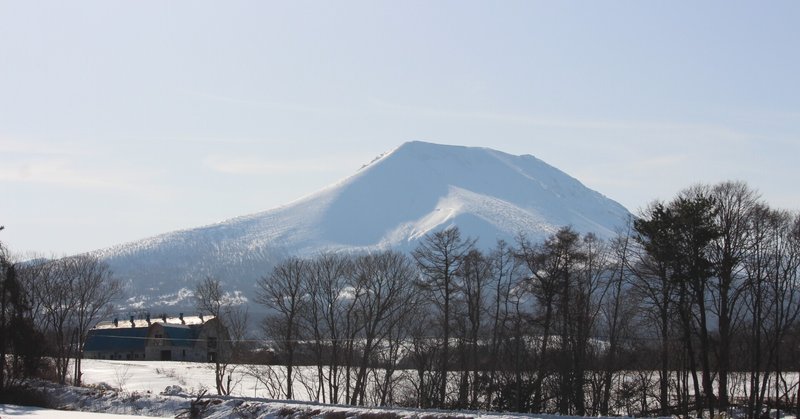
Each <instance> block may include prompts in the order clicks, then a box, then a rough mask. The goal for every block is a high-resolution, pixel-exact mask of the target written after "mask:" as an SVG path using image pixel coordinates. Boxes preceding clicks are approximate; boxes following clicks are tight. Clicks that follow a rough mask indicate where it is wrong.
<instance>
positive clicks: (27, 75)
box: [0, 0, 800, 254]
mask: <svg viewBox="0 0 800 419" xmlns="http://www.w3.org/2000/svg"><path fill="white" fill-rule="evenodd" d="M798 22H800V3H799V2H796V1H786V2H781V1H774V2H759V3H755V2H729V1H709V2H688V1H687V2H642V1H636V2H633V1H631V2H567V1H541V2H536V1H523V2H512V1H504V2H489V1H487V2H466V1H395V2H379V1H364V2H353V1H342V2H323V1H316V2H304V1H287V2H282V3H278V2H265V1H252V2H249V1H247V2H245V1H218V2H207V1H169V2H166V1H127V2H123V1H106V0H102V1H70V2H64V1H60V0H59V1H37V2H30V1H17V2H11V1H4V0H0V224H3V225H5V226H6V230H4V231H3V232H2V233H0V240H2V241H3V242H5V243H6V244H7V245H8V246H9V247H11V248H12V250H15V251H18V252H27V251H38V252H43V253H48V254H49V253H51V252H52V253H56V254H64V253H73V252H78V251H87V250H92V249H96V248H101V247H105V246H109V245H113V244H117V243H121V242H124V241H130V240H134V239H138V238H143V237H147V236H150V235H154V234H157V233H162V232H166V231H171V230H175V229H180V228H187V227H194V226H199V225H203V224H208V223H213V222H216V221H221V220H223V219H226V218H230V217H234V216H238V215H244V214H248V213H252V212H257V211H260V210H265V209H269V208H272V207H275V206H278V205H281V204H283V203H287V202H289V201H291V200H294V199H296V198H299V197H301V196H303V195H306V194H308V193H311V192H313V191H315V190H317V189H319V188H321V187H324V186H326V185H328V184H330V183H333V182H335V181H337V180H339V179H340V178H343V177H345V176H347V175H350V174H352V173H354V172H355V171H356V170H357V169H358V168H359V167H360V166H361V165H362V164H364V163H367V162H369V161H370V160H371V159H372V158H373V157H374V156H376V155H378V154H380V153H382V152H384V151H388V150H391V149H392V148H394V147H396V146H398V145H400V144H401V143H403V142H405V141H409V140H419V139H421V140H428V141H432V142H440V143H446V144H459V145H471V146H486V147H491V148H496V149H499V150H502V151H506V152H509V153H513V154H533V155H535V156H537V157H539V158H541V159H543V160H544V161H546V162H548V163H550V164H552V165H554V166H556V167H558V168H560V169H562V170H564V171H565V172H567V173H569V174H571V175H572V176H575V177H577V178H578V179H579V180H581V181H582V182H583V183H584V184H586V185H587V186H589V187H591V188H594V189H596V190H598V191H600V192H601V193H603V194H605V195H607V196H609V197H611V198H613V199H615V200H617V201H619V202H620V203H622V204H623V205H625V206H627V207H628V208H629V209H630V210H632V211H635V210H636V209H637V208H639V207H641V206H644V205H645V204H646V203H647V202H648V201H650V200H652V199H656V198H662V199H668V198H670V197H672V196H673V195H674V193H675V192H677V191H678V190H680V189H681V188H683V187H686V186H689V185H690V184H692V183H695V182H708V183H711V182H717V181H720V180H724V179H741V180H745V181H747V182H749V183H750V184H751V185H752V186H753V187H755V188H758V189H759V190H760V191H761V192H762V193H763V195H764V197H765V198H766V199H767V200H768V201H769V202H771V203H772V204H774V205H775V206H778V207H783V208H791V209H800V189H798V187H797V182H798V179H800V168H798V164H797V159H798V156H800V82H799V81H798V77H800V76H798V75H800V24H798Z"/></svg>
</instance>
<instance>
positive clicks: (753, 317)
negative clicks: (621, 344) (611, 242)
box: [629, 182, 800, 417]
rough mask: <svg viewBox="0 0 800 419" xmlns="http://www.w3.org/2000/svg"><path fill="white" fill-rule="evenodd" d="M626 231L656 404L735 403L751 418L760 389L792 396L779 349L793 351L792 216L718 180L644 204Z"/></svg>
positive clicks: (700, 406)
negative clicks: (651, 355)
mask: <svg viewBox="0 0 800 419" xmlns="http://www.w3.org/2000/svg"><path fill="white" fill-rule="evenodd" d="M634 238H635V240H636V242H637V246H636V247H635V248H634V249H632V251H631V256H629V257H630V260H631V261H632V263H631V265H630V269H631V274H632V275H631V277H632V278H633V279H634V280H633V281H632V284H633V290H634V292H635V293H636V296H637V298H638V299H639V300H640V301H641V304H642V306H643V308H644V309H643V310H642V313H644V315H643V316H642V320H643V321H644V322H645V323H646V324H648V325H650V328H649V330H653V331H654V332H655V333H654V334H653V336H651V337H652V338H654V339H655V340H657V341H658V350H657V354H658V358H659V363H660V367H659V378H658V381H659V383H660V387H659V392H658V402H659V407H660V409H661V411H662V413H670V412H678V413H682V414H688V412H689V411H690V410H708V411H710V412H711V413H713V412H714V411H715V410H726V409H727V408H728V407H729V406H730V405H731V404H736V405H739V406H744V407H745V408H746V410H747V412H748V414H749V415H750V417H754V416H757V415H759V414H760V412H761V411H762V407H764V404H765V401H766V400H767V399H768V398H769V397H770V396H772V403H773V404H774V403H776V402H777V401H779V400H783V403H786V402H788V401H790V400H794V402H795V403H796V402H797V400H796V396H797V390H798V389H797V388H796V387H795V388H794V389H791V388H789V387H788V386H787V383H786V381H785V380H784V377H783V375H782V365H781V355H784V356H787V355H791V358H790V359H792V360H794V359H795V358H796V353H797V341H796V339H797V331H798V330H797V328H798V323H797V321H796V320H797V316H798V314H800V300H798V297H799V296H800V295H798V291H799V290H800V289H798V285H800V284H798V280H800V278H798V268H799V267H800V218H798V215H797V214H792V213H789V212H786V211H780V210H775V209H772V208H769V206H767V205H766V204H765V203H764V202H762V201H761V200H760V199H759V197H758V195H757V193H755V192H754V191H753V190H752V189H750V188H748V187H747V185H745V184H743V183H738V182H725V183H721V184H718V185H714V186H697V187H693V188H690V189H687V190H685V191H683V192H681V193H680V194H679V195H678V196H677V197H676V198H675V199H673V200H672V201H670V202H666V203H664V202H656V203H654V204H652V205H651V206H650V207H649V208H648V209H647V210H646V211H645V212H644V214H642V217H641V218H640V219H638V220H636V222H635V236H634ZM787 368H791V370H792V371H795V372H796V371H797V368H798V365H796V363H792V364H791V365H790V364H789V363H788V362H786V363H785V364H784V365H783V370H784V371H785V370H786V369H787ZM676 372H680V373H676ZM770 380H771V381H772V386H771V387H770V385H769V383H770ZM770 388H771V390H772V392H771V393H768V392H767V390H768V389H770Z"/></svg>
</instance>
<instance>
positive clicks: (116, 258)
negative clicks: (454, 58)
mask: <svg viewBox="0 0 800 419" xmlns="http://www.w3.org/2000/svg"><path fill="white" fill-rule="evenodd" d="M628 216H629V213H628V211H627V210H626V209H625V208H624V207H622V206H621V205H619V204H618V203H616V202H614V201H612V200H610V199H608V198H606V197H604V196H603V195H601V194H599V193H597V192H595V191H592V190H590V189H588V188H586V187H585V186H583V185H582V184H581V183H580V182H579V181H577V180H576V179H574V178H572V177H570V176H568V175H566V174H565V173H563V172H561V171H559V170H558V169H556V168H554V167H552V166H549V165H547V164H546V163H544V162H542V161H541V160H538V159H536V158H535V157H533V156H529V155H525V156H512V155H509V154H506V153H502V152H499V151H495V150H491V149H486V148H472V147H460V146H445V145H437V144H430V143H424V142H409V143H406V144H403V145H402V146H401V147H399V148H397V149H395V150H394V151H392V152H391V153H388V154H386V155H384V156H382V157H380V158H379V159H376V160H375V161H373V162H372V163H370V164H369V165H367V166H365V167H364V168H362V169H361V170H360V171H359V172H358V173H356V174H355V175H353V176H351V177H349V178H347V179H345V180H343V181H341V182H339V183H336V184H334V185H332V186H330V187H328V188H325V189H323V190H321V191H319V192H317V193H315V194H312V195H310V196H307V197H305V198H302V199H300V200H298V201H295V202H293V203H291V204H288V205H285V206H282V207H279V208H275V209H272V210H269V211H264V212H261V213H257V214H252V215H248V216H243V217H238V218H234V219H231V220H227V221H224V222H221V223H218V224H214V225H210V226H205V227H200V228H195V229H189V230H183V231H177V232H172V233H167V234H163V235H159V236H156V237H153V238H149V239H144V240H140V241H137V242H132V243H128V244H123V245H120V246H115V247H113V248H109V249H105V250H101V251H98V254H99V255H101V257H102V258H103V259H105V260H106V261H107V262H108V263H109V264H110V265H111V267H112V269H113V270H114V271H115V272H116V273H117V275H118V276H119V277H120V278H123V279H125V280H127V281H128V283H129V287H130V289H131V294H132V295H136V296H139V295H143V296H145V297H146V301H142V300H131V301H130V302H129V303H130V304H133V305H142V306H147V307H150V308H152V307H154V306H156V307H157V306H164V305H167V306H168V305H170V304H172V303H176V302H178V301H180V300H181V299H182V297H185V296H186V292H185V289H192V288H193V287H194V284H195V283H196V281H198V280H199V279H202V278H203V277H205V276H208V275H211V276H215V277H218V278H220V279H222V280H224V281H225V282H226V283H228V285H229V286H232V287H234V288H237V289H241V290H243V291H245V292H247V291H250V290H251V289H252V284H253V283H254V282H255V280H256V279H258V278H259V277H261V276H263V275H265V274H267V273H268V272H269V269H270V268H271V266H273V265H274V264H275V263H276V262H277V261H279V260H280V259H282V258H284V257H286V256H287V255H300V256H303V255H309V254H313V253H316V252H319V251H322V250H325V249H346V250H356V251H357V250H367V249H374V248H394V249H399V250H409V249H411V248H413V247H414V245H415V243H416V242H417V241H418V240H419V239H420V238H422V237H424V235H425V234H427V233H429V232H432V231H435V230H439V229H442V228H446V227H448V226H451V225H457V226H459V227H460V228H461V229H462V232H463V233H464V235H466V236H470V237H478V238H479V239H480V241H479V245H481V246H482V247H490V246H492V245H493V244H494V242H495V241H496V240H497V239H505V240H507V241H513V237H514V236H515V235H516V234H518V233H519V232H523V233H525V234H527V235H528V236H530V237H532V238H543V237H545V236H547V235H548V234H550V233H552V232H554V231H556V230H557V229H558V228H559V227H561V226H564V225H571V226H572V227H573V228H575V229H576V230H578V231H581V232H594V233H596V234H598V235H599V236H601V237H610V236H612V235H613V234H614V230H615V229H616V228H617V227H619V226H621V225H623V224H624V223H625V221H626V220H627V218H628ZM181 289H184V290H183V291H181Z"/></svg>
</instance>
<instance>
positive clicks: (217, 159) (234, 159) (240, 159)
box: [205, 155, 346, 175]
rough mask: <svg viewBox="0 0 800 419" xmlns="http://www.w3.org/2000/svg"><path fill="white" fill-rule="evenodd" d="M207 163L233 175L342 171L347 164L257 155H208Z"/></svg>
mask: <svg viewBox="0 0 800 419" xmlns="http://www.w3.org/2000/svg"><path fill="white" fill-rule="evenodd" d="M345 163H346V162H345ZM205 165H206V167H208V168H209V169H211V170H213V171H215V172H219V173H225V174H231V175H285V174H297V173H309V172H315V173H322V172H336V171H341V170H342V167H343V166H345V164H343V162H342V159H341V158H333V159H331V158H313V159H300V160H283V161H277V160H269V159H262V158H256V157H244V156H220V155H212V156H208V157H207V158H206V160H205ZM345 167H346V166H345Z"/></svg>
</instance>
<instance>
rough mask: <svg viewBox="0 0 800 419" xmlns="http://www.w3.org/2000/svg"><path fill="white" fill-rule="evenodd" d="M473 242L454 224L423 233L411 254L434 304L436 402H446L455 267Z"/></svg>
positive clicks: (456, 267)
mask: <svg viewBox="0 0 800 419" xmlns="http://www.w3.org/2000/svg"><path fill="white" fill-rule="evenodd" d="M474 245H475V240H473V239H466V240H465V239H462V238H461V232H460V231H459V229H458V228H457V227H451V228H448V229H446V230H442V231H437V232H435V233H433V234H429V235H427V236H425V238H424V239H423V240H422V242H421V243H420V244H419V246H418V247H417V248H416V249H415V250H414V251H413V253H412V255H413V256H414V260H416V262H417V265H418V266H419V269H420V272H421V273H422V278H421V280H420V281H418V285H419V286H420V288H421V289H423V290H424V291H426V292H427V293H428V295H429V296H430V298H431V300H432V301H433V302H434V304H435V305H436V307H437V308H438V310H439V312H440V314H441V317H440V319H441V320H440V327H441V332H442V350H441V360H440V361H439V369H440V371H441V372H440V375H441V382H440V383H439V392H438V397H439V400H438V406H439V407H444V406H445V404H446V402H447V376H448V370H449V363H450V335H451V326H452V324H451V321H452V320H451V316H452V310H453V308H452V304H453V301H454V300H455V298H456V294H457V293H458V290H459V284H458V274H457V273H458V270H459V268H460V266H461V263H462V262H463V260H464V258H465V257H466V255H467V254H468V253H469V251H470V250H472V248H473V247H474Z"/></svg>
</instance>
